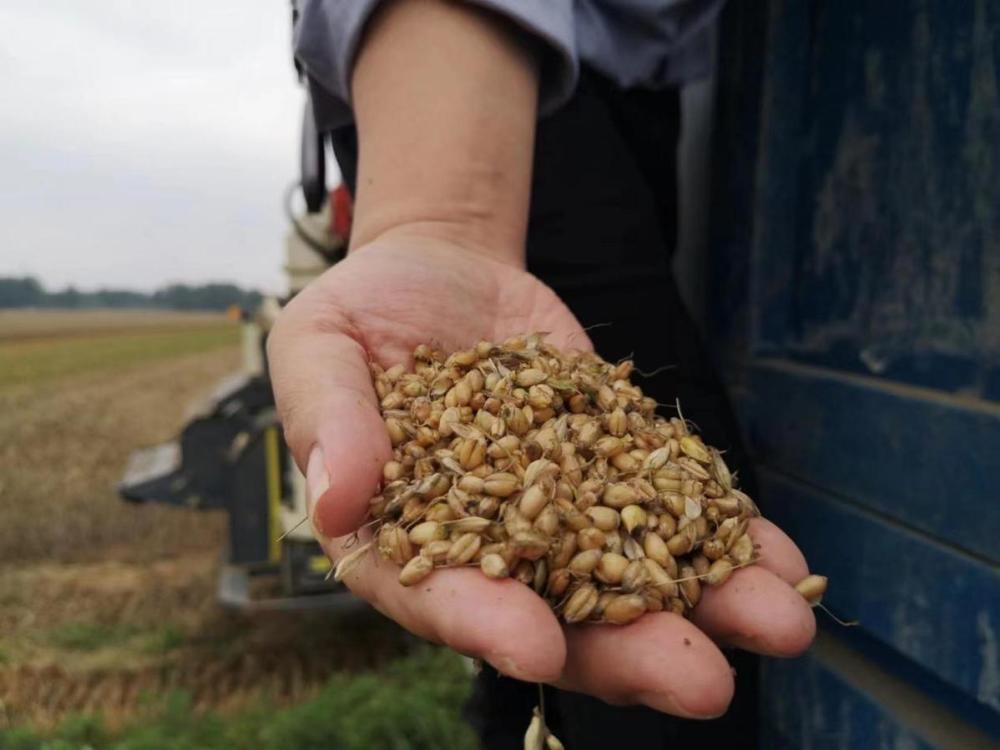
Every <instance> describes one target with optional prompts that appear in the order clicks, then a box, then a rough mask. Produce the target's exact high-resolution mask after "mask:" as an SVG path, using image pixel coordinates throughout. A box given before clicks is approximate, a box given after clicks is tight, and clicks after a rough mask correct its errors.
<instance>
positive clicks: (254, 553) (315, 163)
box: [119, 108, 363, 611]
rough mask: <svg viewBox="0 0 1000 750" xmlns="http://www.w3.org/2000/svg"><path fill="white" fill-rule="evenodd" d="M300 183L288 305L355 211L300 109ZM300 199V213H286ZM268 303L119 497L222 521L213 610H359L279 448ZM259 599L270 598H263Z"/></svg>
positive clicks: (274, 308) (346, 230) (134, 466)
mask: <svg viewBox="0 0 1000 750" xmlns="http://www.w3.org/2000/svg"><path fill="white" fill-rule="evenodd" d="M303 122H304V126H303V148H302V180H301V182H300V183H299V184H295V185H292V187H291V188H290V189H289V191H288V192H287V194H286V196H285V198H286V199H285V207H286V211H287V215H288V218H289V221H290V223H291V228H290V229H289V232H288V236H287V238H286V242H285V251H286V264H285V272H286V274H287V277H288V297H286V298H285V299H286V300H287V299H288V298H291V297H292V296H294V295H295V294H296V293H298V292H299V291H300V290H301V289H302V288H303V287H304V286H305V285H306V284H307V283H308V282H309V281H310V280H312V279H313V278H315V277H316V276H318V275H319V274H320V273H322V272H323V271H324V270H326V269H327V268H328V267H329V266H330V265H332V264H333V263H336V262H337V261H338V260H340V259H341V258H343V256H344V253H345V252H346V249H347V239H348V236H349V234H350V224H351V200H350V196H349V194H348V192H347V190H346V189H345V188H344V187H343V186H340V187H338V188H337V189H336V190H334V191H333V192H331V193H329V194H328V193H327V189H326V180H325V162H324V143H323V139H322V138H321V137H320V136H319V135H318V134H317V133H316V131H315V128H314V127H313V125H312V123H313V117H312V112H311V110H310V109H308V108H307V110H306V113H305V117H304V118H303ZM300 190H301V193H302V196H303V198H304V202H305V210H304V212H302V213H301V214H297V213H296V212H295V210H294V209H293V206H292V203H293V199H294V197H295V194H296V193H297V192H299V191H300ZM283 301H285V300H279V299H276V298H274V297H269V298H265V300H264V302H263V303H262V304H261V306H260V308H258V309H257V310H255V311H243V313H242V316H241V317H242V321H243V322H242V328H243V338H242V348H243V365H242V368H241V370H240V371H239V372H236V373H233V374H232V375H230V376H228V377H226V378H225V379H224V380H223V381H222V382H221V383H219V384H218V385H217V386H216V388H215V390H214V392H213V393H212V395H211V396H210V397H209V398H207V399H206V400H205V402H204V403H202V404H199V405H198V406H197V407H196V408H195V409H194V410H193V411H192V414H191V417H190V419H189V420H188V422H187V425H186V426H185V427H184V429H183V430H182V431H181V434H180V436H179V437H178V438H177V439H176V440H175V441H172V442H169V443H164V444H162V445H157V446H153V447H150V448H145V449H142V450H139V451H136V452H135V453H133V454H132V456H131V457H130V459H129V463H128V467H127V469H126V471H125V475H124V478H123V479H122V481H121V483H120V484H119V493H120V494H121V496H122V497H123V498H124V499H125V500H128V501H131V502H135V503H146V502H159V503H166V504H168V505H175V506H179V507H185V508H196V509H198V510H223V511H225V512H226V513H227V514H228V516H229V542H228V549H227V550H226V552H225V555H224V560H223V563H224V564H223V567H222V572H221V575H220V579H219V589H218V592H219V600H220V602H221V603H222V604H223V605H225V606H227V607H230V608H233V609H239V610H248V611H253V610H265V609H272V610H273V609H316V608H336V609H346V608H354V607H359V606H363V604H362V602H361V601H360V600H358V599H355V598H354V597H352V596H351V595H350V593H349V592H348V591H347V590H346V589H345V588H344V587H343V586H342V585H340V584H337V583H334V582H333V581H332V580H331V579H330V578H329V572H330V563H329V560H328V559H327V558H326V556H325V555H324V554H323V552H322V550H321V549H320V547H319V544H318V543H317V542H316V541H315V539H314V538H313V534H312V528H311V525H310V524H309V523H307V522H305V518H306V497H305V480H304V478H303V476H302V474H301V473H300V472H299V470H298V469H297V467H296V466H295V464H294V462H293V461H292V460H291V456H290V454H289V453H288V451H287V449H286V447H285V443H284V441H283V440H282V435H281V425H280V424H279V423H278V419H277V414H276V411H275V406H274V395H273V393H272V391H271V384H270V380H269V378H268V373H267V361H266V358H265V356H264V342H265V340H266V338H267V332H268V331H269V330H270V328H271V326H272V324H273V323H274V320H275V318H276V317H277V314H278V312H279V311H280V309H281V305H282V302H283ZM260 592H267V593H265V594H263V595H261V593H260Z"/></svg>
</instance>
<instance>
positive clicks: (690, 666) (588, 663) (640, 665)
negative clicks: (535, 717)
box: [557, 612, 734, 719]
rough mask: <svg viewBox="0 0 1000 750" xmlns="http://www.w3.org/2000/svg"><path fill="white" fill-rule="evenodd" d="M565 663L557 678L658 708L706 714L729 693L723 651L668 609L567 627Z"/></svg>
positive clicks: (719, 707) (723, 704)
mask: <svg viewBox="0 0 1000 750" xmlns="http://www.w3.org/2000/svg"><path fill="white" fill-rule="evenodd" d="M566 646H567V652H566V668H565V670H564V671H563V678H562V679H561V680H560V681H559V683H557V684H558V685H559V687H563V688H565V689H567V690H576V691H579V692H583V693H590V694H592V695H596V696H598V697H599V698H601V699H602V700H605V701H607V702H609V703H642V704H645V705H647V706H649V707H651V708H654V709H656V710H657V711H663V712H665V713H669V714H674V715H675V716H684V717H688V718H700V719H707V718H712V717H715V716H720V715H721V714H723V713H725V711H726V708H727V707H728V706H729V702H730V700H732V697H733V686H734V685H733V674H732V670H731V669H730V667H729V663H728V662H727V661H726V657H725V656H723V655H722V652H721V651H719V649H718V648H717V647H716V646H715V644H714V643H712V641H711V640H709V638H708V637H707V636H706V635H705V634H704V633H702V632H701V631H700V630H698V628H696V627H695V626H694V625H692V624H691V623H690V622H688V621H687V620H685V619H684V618H682V617H680V616H679V615H676V614H673V613H670V612H657V613H655V614H646V615H643V616H642V617H640V618H639V619H638V620H636V621H635V622H634V623H632V624H630V625H625V626H614V625H578V626H572V627H568V628H566Z"/></svg>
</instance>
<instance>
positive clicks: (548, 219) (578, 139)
mask: <svg viewBox="0 0 1000 750" xmlns="http://www.w3.org/2000/svg"><path fill="white" fill-rule="evenodd" d="M679 130H680V97H679V94H678V92H677V91H676V90H671V91H661V92H651V91H639V90H633V91H622V90H620V89H618V88H617V87H615V86H614V85H613V84H611V83H610V82H609V81H607V80H606V79H604V78H602V77H601V76H599V75H597V74H596V73H594V72H593V71H589V70H587V69H586V68H584V70H583V71H582V73H581V79H580V84H579V86H578V88H577V90H576V93H575V94H574V96H573V98H572V99H571V100H570V101H569V102H568V103H567V104H566V105H565V106H564V107H562V108H561V109H560V110H559V111H557V112H556V113H555V114H553V115H551V116H549V117H547V118H544V119H542V120H540V121H539V124H538V129H537V136H536V147H535V163H534V174H533V181H532V195H531V215H530V221H529V224H528V240H527V251H528V252H527V256H528V268H529V270H530V271H531V272H532V273H534V274H536V275H537V276H538V277H539V278H541V279H542V280H543V281H544V282H545V283H547V284H548V285H549V286H551V287H552V288H553V289H554V290H555V291H556V293H557V294H558V295H559V296H560V297H561V298H562V300H563V301H564V302H565V303H566V304H567V305H568V306H569V308H570V310H572V311H573V313H574V314H575V315H576V317H577V319H578V320H579V321H580V322H581V323H582V324H583V325H584V326H585V327H588V328H589V329H590V330H589V331H588V333H589V335H590V338H591V340H592V341H593V343H594V347H595V348H596V350H597V351H598V352H599V353H600V354H601V355H602V356H604V357H605V358H606V359H609V360H617V359H621V358H623V357H627V356H631V357H632V358H634V359H635V362H636V365H637V366H638V368H639V369H640V370H642V371H644V372H653V371H657V374H656V375H653V376H652V377H648V378H641V377H639V378H637V381H638V382H639V384H640V385H641V386H642V388H643V389H644V390H645V391H646V392H647V393H648V394H649V395H651V396H653V397H654V398H656V400H657V401H659V402H660V403H664V404H673V403H674V402H675V400H679V401H680V403H681V406H682V409H683V412H684V416H685V417H686V418H687V419H689V420H691V421H693V422H694V423H695V424H697V426H698V427H699V429H700V430H701V432H702V434H703V435H704V436H705V439H706V440H707V441H708V442H709V443H711V444H713V445H715V446H717V447H720V448H725V449H727V450H728V452H727V459H728V460H729V462H730V465H731V466H732V467H733V468H735V469H738V470H739V471H740V475H741V477H743V479H744V482H743V484H744V486H746V484H747V479H748V478H749V477H750V471H749V469H750V467H749V466H748V465H747V464H746V461H745V460H744V454H743V452H742V450H741V448H740V445H739V441H738V434H737V430H736V427H735V422H734V419H733V415H732V411H731V409H730V408H729V404H728V402H727V400H726V397H725V394H724V392H723V389H722V386H721V384H720V382H719V379H718V377H717V375H716V373H715V372H714V370H713V368H712V365H711V362H710V360H709V358H708V356H707V354H706V352H705V348H704V346H703V344H702V342H701V339H700V337H699V335H698V332H697V329H696V327H695V325H694V323H693V322H692V320H691V317H690V315H689V314H688V312H687V310H686V309H685V308H684V305H683V303H682V302H681V298H680V295H679V294H678V292H677V287H676V284H675V282H674V278H673V275H672V273H671V270H670V257H671V254H672V251H673V247H674V243H675V238H676V234H677V209H676V206H677V178H676V172H677V141H678V136H679ZM333 140H334V149H335V151H336V154H337V159H338V161H339V163H340V167H341V170H342V171H343V173H344V176H345V180H346V181H347V183H348V186H349V187H351V189H352V190H353V186H354V178H355V174H356V169H355V168H356V160H357V150H356V139H355V136H354V133H353V131H352V130H350V129H344V130H341V131H338V132H336V133H335V134H334V139H333ZM591 326H594V327H592V328H591ZM661 368H662V369H661ZM733 660H734V666H735V667H736V670H737V697H736V700H735V701H734V704H733V706H732V708H731V709H730V711H729V713H728V714H727V715H726V717H724V718H722V719H719V720H716V721H712V722H694V721H686V720H682V719H675V718H673V717H669V716H666V715H664V714H660V713H657V712H655V711H652V710H650V709H645V708H638V707H635V708H618V707H613V706H609V705H607V704H605V703H603V702H601V701H599V700H597V699H595V698H591V697H589V696H585V695H580V694H576V693H568V692H564V691H560V690H555V689H552V688H546V716H547V719H548V721H549V724H550V725H551V726H552V727H553V729H554V731H555V732H556V734H557V735H558V736H559V737H560V738H561V739H562V740H563V742H564V743H565V744H566V747H567V748H568V749H569V750H589V749H590V748H595V750H596V749H599V750H609V749H610V748H615V747H624V746H629V745H630V744H631V743H636V744H635V745H634V746H636V747H643V748H650V749H651V750H652V748H657V749H659V748H665V747H667V746H668V742H670V743H672V742H675V741H683V740H688V739H689V740H691V741H698V742H702V743H704V742H706V741H707V742H709V743H716V742H718V743H722V742H727V743H729V744H728V747H730V748H752V747H755V745H756V742H755V737H756V694H755V693H756V664H755V662H754V660H753V659H751V658H749V657H747V656H745V655H737V656H734V658H733ZM537 702H538V690H537V687H536V686H534V685H529V684H526V683H522V682H518V681H516V680H511V679H508V678H506V677H501V676H499V675H498V674H497V673H496V671H494V670H493V669H490V668H489V667H486V668H484V669H483V671H482V673H481V674H480V676H479V678H478V680H477V682H476V690H475V694H474V695H473V699H472V701H471V702H470V706H469V717H470V720H471V721H472V722H473V723H474V724H475V726H476V728H477V730H478V731H479V734H480V737H481V738H482V741H483V747H484V748H486V750H515V749H517V750H519V749H520V748H522V747H523V738H524V731H525V729H527V726H528V722H529V720H530V718H531V709H532V707H533V706H534V705H536V704H537ZM715 746H716V745H715V744H709V745H700V747H715Z"/></svg>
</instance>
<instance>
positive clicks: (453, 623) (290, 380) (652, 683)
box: [268, 235, 815, 717]
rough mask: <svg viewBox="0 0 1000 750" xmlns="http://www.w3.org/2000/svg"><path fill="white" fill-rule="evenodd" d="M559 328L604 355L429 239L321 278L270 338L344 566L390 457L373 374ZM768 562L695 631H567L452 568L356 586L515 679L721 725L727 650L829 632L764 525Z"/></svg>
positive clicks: (376, 577) (558, 335)
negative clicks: (431, 354) (412, 580)
mask: <svg viewBox="0 0 1000 750" xmlns="http://www.w3.org/2000/svg"><path fill="white" fill-rule="evenodd" d="M530 331H547V332H549V337H548V340H549V341H550V342H551V343H552V344H554V345H555V346H557V347H560V348H577V349H587V348H590V343H589V340H588V339H587V336H586V334H585V332H584V331H583V329H582V328H581V327H580V325H579V323H578V322H577V321H576V319H575V318H574V317H573V315H572V314H571V313H570V312H569V310H568V309H567V308H566V307H565V306H564V305H563V304H562V303H561V302H560V301H559V299H558V298H557V297H556V296H555V294H554V293H553V292H552V291H551V290H550V289H548V288H547V287H546V286H544V285H543V284H542V283H541V282H539V281H538V280H537V279H536V278H535V277H533V276H531V275H530V274H528V273H526V272H525V271H523V270H521V269H519V268H517V267H515V266H512V265H507V264H504V263H501V262H498V261H496V260H493V259H491V258H489V257H487V256H485V255H480V254H477V253H475V252H471V251H469V250H468V249H466V248H464V247H459V246H456V245H454V244H451V243H448V242H444V241H441V240H436V239H432V238H429V237H419V236H406V235H404V236H396V237H384V238H382V239H380V240H377V241H376V242H374V243H372V244H370V245H369V246H367V247H364V248H361V249H360V250H359V251H357V252H354V253H352V254H351V255H350V256H349V257H348V259H347V260H345V261H344V262H342V263H341V264H339V265H338V266H336V267H335V268H333V269H331V270H330V271H328V272H327V273H326V274H324V275H323V276H322V277H320V278H319V279H317V280H316V282H314V283H313V284H312V285H310V286H309V287H308V288H307V289H306V290H305V291H303V292H302V293H301V294H300V295H299V296H298V297H296V298H295V299H294V300H293V301H292V302H291V303H290V304H289V305H288V307H287V308H286V309H285V311H284V312H283V313H282V315H281V317H280V319H279V321H278V324H277V325H276V327H275V328H274V330H273V331H272V332H271V335H270V337H269V340H268V355H269V361H270V367H271V377H272V381H273V385H274V389H275V396H276V399H277V404H278V408H279V413H280V415H281V421H282V424H283V425H284V428H285V434H286V438H287V440H288V443H289V445H290V447H291V449H292V452H293V454H294V455H295V459H296V462H297V463H298V465H299V466H300V467H301V468H302V469H303V470H304V471H305V472H306V476H307V484H308V487H309V490H310V496H311V503H312V508H311V517H312V519H313V523H314V526H315V528H316V531H317V534H318V536H319V537H320V539H321V543H322V544H323V546H324V549H325V550H326V551H327V553H328V554H329V555H330V556H331V558H332V559H334V560H336V559H339V558H341V557H343V556H344V555H345V554H347V553H348V552H349V551H350V549H345V540H346V539H347V538H349V536H350V535H351V533H352V532H354V531H355V530H356V529H357V528H358V527H359V526H360V525H361V524H362V522H363V521H364V519H365V514H366V512H367V509H368V503H369V500H370V498H371V496H372V495H373V494H374V493H375V491H376V488H377V486H378V484H379V482H380V480H381V476H382V473H381V469H382V466H383V464H384V463H385V462H386V461H387V460H389V459H390V458H391V456H392V451H391V447H390V444H389V440H388V437H387V435H386V431H385V426H384V424H383V422H382V419H381V417H380V414H379V409H378V400H377V397H376V395H375V392H374V390H373V388H372V385H371V377H370V374H369V370H368V362H369V361H375V362H378V363H379V364H381V365H382V366H384V367H389V366H391V365H393V364H396V363H400V362H403V363H410V356H411V353H412V351H413V349H414V347H415V346H416V345H417V344H420V343H427V342H433V343H434V344H435V345H437V346H438V347H440V348H442V349H444V350H451V349H458V348H464V347H468V346H469V345H471V344H472V343H474V342H476V341H478V340H481V339H487V340H493V341H502V340H504V339H505V338H507V337H509V336H511V335H514V334H517V333H523V332H530ZM750 531H751V534H752V536H753V538H754V541H755V542H757V543H758V544H759V545H760V546H761V555H762V557H761V560H760V562H759V563H758V564H757V565H755V566H752V567H749V568H745V569H741V570H738V571H736V572H735V573H734V574H733V576H732V578H731V579H730V580H729V581H728V582H727V583H726V585H724V586H722V587H719V588H708V589H707V590H705V592H704V595H703V598H702V601H701V603H700V604H699V605H698V607H697V608H696V610H695V612H694V614H693V617H692V619H691V620H686V619H684V618H682V617H680V616H678V615H675V614H672V613H665V612H661V613H654V614H646V615H645V616H643V617H641V618H640V619H639V620H638V621H636V622H635V623H632V624H630V625H627V626H623V627H618V626H601V625H577V626H563V625H561V624H560V623H559V622H558V621H557V619H556V617H555V615H554V614H553V613H552V611H551V610H550V609H549V607H548V605H547V604H546V603H545V602H544V601H543V600H542V599H541V598H540V597H538V596H537V595H536V594H535V593H534V592H533V591H532V590H531V589H530V588H528V587H527V586H524V585H522V584H520V583H518V582H516V581H514V580H510V579H508V580H492V579H489V578H486V577H485V576H483V575H482V574H481V573H480V572H479V571H477V570H474V569H442V570H437V571H435V572H434V574H433V575H432V576H431V577H430V578H428V579H426V580H425V581H424V582H422V583H421V584H420V585H418V586H414V587H411V588H404V587H402V586H400V584H399V583H398V581H397V575H398V571H397V570H396V569H394V566H393V565H391V564H390V563H388V562H386V561H382V560H378V559H377V557H376V555H375V554H374V553H373V554H369V555H366V556H364V557H363V558H362V559H361V560H360V561H359V563H358V564H357V565H356V566H355V567H353V568H352V570H351V572H350V573H349V574H348V575H347V577H346V578H345V583H347V585H348V586H349V587H350V588H351V589H352V590H353V591H354V592H355V593H356V594H357V595H358V596H361V597H363V598H364V599H367V600H368V601H369V602H371V604H372V605H373V606H374V607H375V608H376V609H378V610H379V611H381V612H383V613H384V614H385V615H387V616H388V617H390V618H392V619H393V620H396V621H397V622H399V623H400V624H401V625H403V626H404V627H405V628H407V629H408V630H410V631H412V632H414V633H416V634H417V635H420V636H422V637H424V638H427V639H429V640H433V641H437V642H441V643H444V644H446V645H448V646H450V647H452V648H454V649H455V650H457V651H459V652H462V653H465V654H469V655H473V656H477V657H481V658H483V659H485V660H486V661H488V662H489V663H491V664H492V665H493V666H495V667H496V668H497V669H498V670H500V671H501V672H503V673H504V674H507V675H510V676H512V677H515V678H518V679H522V680H529V681H537V682H547V683H553V684H556V685H558V686H560V687H563V688H565V689H569V690H576V691H581V692H586V693H590V694H593V695H596V696H598V697H599V698H602V699H604V700H606V701H608V702H612V703H644V704H646V705H648V706H651V707H652V708H655V709H657V710H660V711H665V712H667V713H672V714H677V715H680V716H690V717H710V716H716V715H719V714H721V713H723V712H724V711H725V709H726V707H727V705H728V703H729V701H730V699H731V697H732V692H733V677H732V673H731V670H730V667H729V664H728V662H727V661H726V659H725V657H724V656H723V654H722V653H721V651H720V650H719V648H718V645H717V644H719V645H733V646H739V647H742V648H745V649H748V650H751V651H756V652H758V653H763V654H769V655H774V656H791V655H795V654H797V653H799V652H801V651H802V650H803V649H805V648H806V647H807V646H808V645H809V643H810V642H811V640H812V638H813V635H814V632H815V621H814V619H813V615H812V612H811V610H810V609H809V607H808V605H807V604H806V602H805V601H804V600H803V599H802V597H801V596H799V594H798V593H796V592H795V591H794V589H793V588H792V586H791V585H790V584H793V583H794V582H796V581H798V580H800V579H802V578H803V577H805V576H806V575H807V573H808V570H807V567H806V563H805V560H804V558H803V556H802V554H801V553H800V552H799V551H798V549H797V548H796V547H795V545H794V544H793V543H792V542H791V540H790V539H788V537H787V536H785V535H784V534H783V533H782V532H781V531H780V530H779V529H777V527H775V526H774V525H773V524H770V523H769V522H767V521H765V520H763V519H755V520H754V521H753V523H752V525H751V529H750Z"/></svg>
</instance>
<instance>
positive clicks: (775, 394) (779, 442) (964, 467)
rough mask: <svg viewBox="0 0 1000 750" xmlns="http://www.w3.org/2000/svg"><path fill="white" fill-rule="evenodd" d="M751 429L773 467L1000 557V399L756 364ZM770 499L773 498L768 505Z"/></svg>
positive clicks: (748, 409)
mask: <svg viewBox="0 0 1000 750" xmlns="http://www.w3.org/2000/svg"><path fill="white" fill-rule="evenodd" d="M746 379H747V386H748V391H749V393H751V394H753V395H752V397H749V398H748V399H747V400H746V403H745V408H744V412H745V415H746V417H745V423H744V424H745V427H746V429H747V430H748V431H749V432H750V436H751V438H752V440H753V443H754V446H755V448H756V452H757V456H758V458H759V459H760V460H761V461H763V462H764V463H766V464H767V465H768V466H769V467H771V468H773V469H776V470H779V471H782V472H784V473H786V474H788V475H790V476H795V477H799V478H801V479H804V480H806V481H808V482H809V483H811V484H814V485H817V486H820V487H823V488H824V489H826V490H828V491H829V492H832V493H834V494H836V495H839V496H842V497H849V498H850V499H851V500H852V502H854V503H857V504H859V505H861V506H864V507H866V508H870V509H872V510H874V511H877V512H879V513H881V514H884V515H885V516H886V517H888V518H890V519H892V520H894V521H897V522H898V523H899V524H901V525H903V526H907V527H910V528H915V529H918V530H920V531H922V532H924V533H926V534H928V535H929V536H931V537H934V538H935V539H936V540H938V541H939V542H941V543H942V544H952V545H955V546H958V547H961V548H962V549H965V550H967V551H969V552H972V553H974V554H976V555H979V556H981V557H984V558H986V559H987V560H990V561H992V562H993V563H994V564H996V563H1000V514H997V513H994V514H992V515H991V514H989V513H986V512H984V510H987V509H989V508H990V507H991V506H992V507H996V505H997V504H1000V498H998V496H997V484H996V477H995V474H994V472H993V471H992V469H993V468H994V465H995V464H997V463H998V462H1000V405H997V404H994V403H991V402H985V401H979V400H975V399H967V398H959V397H955V396H953V395H950V394H943V393H940V392H939V391H934V390H931V389H927V388H918V387H915V386H902V385H899V384H896V383H891V382H886V381H885V380H884V379H881V378H873V377H868V376H861V375H855V374H846V373H843V372H840V371H837V370H832V369H828V368H820V367H815V366H803V365H798V364H793V363H790V362H788V361H787V360H754V362H753V364H752V365H751V366H749V367H748V368H747V373H746ZM765 502H766V501H765Z"/></svg>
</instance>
